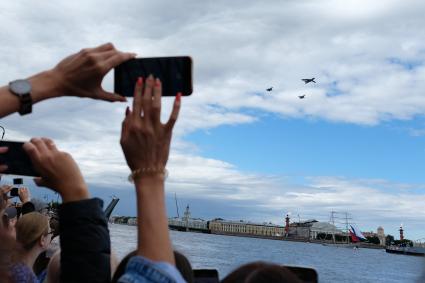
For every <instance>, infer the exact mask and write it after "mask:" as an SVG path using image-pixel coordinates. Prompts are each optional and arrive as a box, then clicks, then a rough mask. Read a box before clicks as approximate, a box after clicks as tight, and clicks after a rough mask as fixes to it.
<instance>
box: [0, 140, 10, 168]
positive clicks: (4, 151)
mask: <svg viewBox="0 0 425 283" xmlns="http://www.w3.org/2000/svg"><path fill="white" fill-rule="evenodd" d="M8 150H9V148H8V147H7V146H1V147H0V154H2V153H6V152H7V151H8ZM7 168H8V167H7V165H6V164H0V172H4V171H6V170H7Z"/></svg>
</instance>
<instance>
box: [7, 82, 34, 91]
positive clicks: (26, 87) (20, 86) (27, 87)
mask: <svg viewBox="0 0 425 283" xmlns="http://www.w3.org/2000/svg"><path fill="white" fill-rule="evenodd" d="M10 89H11V90H12V91H13V92H14V93H16V94H27V93H30V92H31V84H30V83H29V82H28V81H27V80H16V81H13V82H11V83H10Z"/></svg>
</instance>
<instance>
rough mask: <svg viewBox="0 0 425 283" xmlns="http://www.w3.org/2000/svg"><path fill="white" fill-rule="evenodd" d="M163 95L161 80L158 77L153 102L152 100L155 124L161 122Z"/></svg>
mask: <svg viewBox="0 0 425 283" xmlns="http://www.w3.org/2000/svg"><path fill="white" fill-rule="evenodd" d="M161 96H162V84H161V80H160V79H158V78H156V79H155V86H154V88H153V102H152V118H153V121H154V123H155V124H159V123H161Z"/></svg>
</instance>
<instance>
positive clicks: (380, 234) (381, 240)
mask: <svg viewBox="0 0 425 283" xmlns="http://www.w3.org/2000/svg"><path fill="white" fill-rule="evenodd" d="M376 232H377V233H376V234H377V237H378V239H379V245H380V246H385V233H384V228H382V227H381V226H379V227H378V229H376Z"/></svg>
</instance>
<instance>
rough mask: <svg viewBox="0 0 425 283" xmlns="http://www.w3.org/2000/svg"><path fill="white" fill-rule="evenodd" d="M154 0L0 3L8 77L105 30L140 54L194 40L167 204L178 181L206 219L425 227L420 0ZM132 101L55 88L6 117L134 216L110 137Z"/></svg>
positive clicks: (164, 52) (7, 123)
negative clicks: (190, 82)
mask: <svg viewBox="0 0 425 283" xmlns="http://www.w3.org/2000/svg"><path fill="white" fill-rule="evenodd" d="M149 2H152V1H136V0H134V1H130V0H120V1H108V2H105V1H54V2H52V1H51V3H50V2H48V3H43V4H41V3H39V2H34V1H32V2H30V1H14V2H12V1H6V2H4V3H1V4H0V15H1V16H0V41H1V44H0V77H1V82H2V84H3V85H5V84H7V83H8V82H9V81H11V80H14V79H17V78H22V77H27V76H29V75H32V74H34V73H36V72H39V71H42V70H45V69H49V68H52V67H53V66H54V65H55V64H56V63H57V62H58V61H59V60H60V59H62V58H63V57H65V56H67V55H69V54H71V53H74V52H77V51H79V50H80V49H82V48H84V47H92V46H96V45H99V44H102V43H105V42H112V43H114V44H115V46H116V47H117V48H118V49H121V50H123V51H131V52H136V53H137V54H138V56H139V57H144V56H145V57H152V56H174V55H190V56H191V57H192V58H193V60H194V74H193V75H194V93H193V95H192V96H191V97H187V98H186V97H185V98H184V99H183V107H182V111H181V116H180V119H179V121H178V123H177V125H176V128H175V134H174V139H173V145H172V152H171V156H170V161H169V164H168V170H169V171H170V175H169V178H168V179H167V183H166V189H167V204H168V213H169V216H175V215H176V208H175V204H174V194H175V193H176V195H177V199H178V203H179V206H180V211H182V210H183V208H184V207H185V206H186V205H187V204H189V205H190V207H191V211H192V216H193V217H200V218H204V219H211V218H214V217H222V218H226V219H235V220H239V219H245V220H250V221H257V222H263V221H267V222H273V223H278V224H283V217H284V215H285V214H286V213H290V215H291V217H292V218H293V219H294V220H298V219H301V220H303V219H309V218H316V219H318V220H322V221H328V220H329V216H330V212H331V211H338V212H340V214H338V215H339V217H344V213H345V212H347V213H349V218H351V220H350V221H351V222H353V223H356V225H357V226H358V227H359V228H360V229H361V230H364V231H370V230H376V228H377V227H378V226H380V225H381V226H383V227H384V229H385V231H386V233H390V234H393V235H396V236H397V237H398V231H397V229H398V227H399V226H400V224H403V226H404V227H405V230H406V232H405V234H406V236H407V237H408V238H410V239H419V238H423V237H425V228H424V227H425V226H424V225H423V224H424V220H425V210H424V209H423V206H424V203H425V177H424V176H425V174H423V168H424V164H425V119H424V115H423V113H425V96H424V90H425V65H424V60H425V42H424V40H423V39H424V38H425V30H424V29H423V26H424V25H425V20H424V19H423V11H424V9H425V2H423V1H390V0H383V1H373V2H371V1H360V0H344V1H337V0H330V1H329V0H326V1H325V0H323V1H322V0H316V1H301V0H297V1H295V0H294V1H266V2H264V1H248V0H244V1H224V0H221V1H220V0H214V1H195V0H193V1H159V0H158V1H155V3H149ZM106 3H107V4H106ZM112 75H113V74H112V72H111V73H110V74H109V75H108V76H107V77H106V78H105V80H104V83H103V84H104V87H105V88H106V89H108V90H112V89H113V80H112V78H113V76H112ZM311 77H315V78H316V81H317V83H316V84H307V85H305V84H304V83H303V82H302V81H301V79H302V78H311ZM271 86H273V91H272V92H266V91H265V89H266V88H268V87H271ZM303 94H305V95H306V97H305V99H303V100H301V99H299V98H298V95H303ZM164 100H165V101H164V104H165V106H164V113H163V114H164V117H163V118H164V120H165V118H166V116H168V113H169V110H170V106H171V102H172V101H171V100H170V99H164ZM126 106H127V104H126V103H121V104H118V103H115V104H109V103H105V102H97V101H91V100H86V99H78V98H61V99H57V100H51V101H48V102H43V103H42V104H38V105H36V106H35V107H34V113H33V114H32V115H30V116H28V117H20V116H19V115H16V114H15V115H11V116H9V117H7V118H3V119H2V120H1V121H0V123H1V125H2V126H4V127H5V128H6V136H5V138H6V139H9V140H28V139H29V138H30V137H33V136H48V137H51V138H53V139H54V140H56V143H57V144H58V146H59V147H61V148H62V149H63V150H66V151H68V152H70V153H71V154H72V155H73V156H74V157H75V159H76V160H77V162H78V163H79V165H80V167H81V169H82V171H83V172H84V176H85V177H86V179H87V182H88V183H89V184H90V187H91V189H92V194H93V195H95V196H99V197H101V198H103V199H104V200H105V201H109V197H110V196H111V195H113V194H114V195H116V196H118V197H120V198H121V201H120V203H119V205H118V207H117V209H116V213H117V214H121V215H134V214H135V201H134V193H133V188H132V186H131V185H130V184H129V183H127V182H126V177H127V175H128V173H129V170H128V168H127V167H126V165H125V161H124V159H123V155H122V153H121V150H120V147H119V142H118V140H119V133H120V126H121V121H122V119H123V115H124V110H125V107H126ZM10 180H11V177H8V178H6V179H5V180H4V181H6V182H7V181H10ZM25 182H26V183H27V185H29V186H30V187H31V188H32V192H33V195H35V196H39V197H42V196H44V195H45V194H47V190H42V189H36V188H35V187H34V186H33V185H32V183H31V180H30V179H28V180H26V181H25ZM49 197H54V196H53V195H52V194H49ZM397 237H396V238H397Z"/></svg>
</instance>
